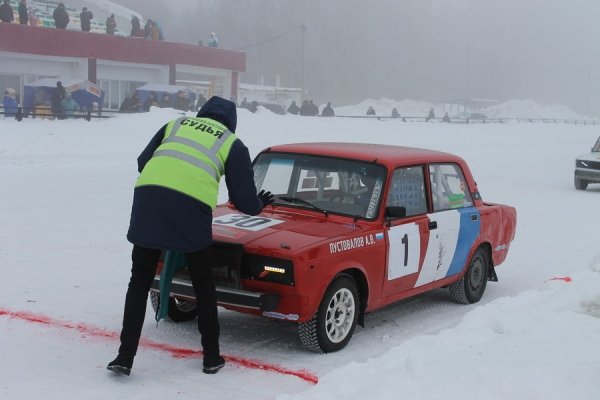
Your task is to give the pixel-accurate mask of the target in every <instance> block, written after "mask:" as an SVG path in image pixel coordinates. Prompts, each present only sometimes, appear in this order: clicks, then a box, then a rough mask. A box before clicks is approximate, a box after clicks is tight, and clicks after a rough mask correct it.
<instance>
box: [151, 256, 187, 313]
mask: <svg viewBox="0 0 600 400" xmlns="http://www.w3.org/2000/svg"><path fill="white" fill-rule="evenodd" d="M186 261H187V260H186V257H185V253H180V252H178V251H171V250H167V251H166V252H165V257H164V260H163V269H162V271H161V273H160V282H159V285H158V287H159V289H160V304H159V307H158V310H156V317H155V318H156V323H157V324H158V322H159V321H160V320H161V319H163V318H164V317H166V316H167V315H169V297H170V295H171V282H172V281H173V276H174V275H175V273H176V272H177V271H179V270H180V269H182V268H184V267H185V264H186Z"/></svg>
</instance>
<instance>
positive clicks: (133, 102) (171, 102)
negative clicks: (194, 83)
mask: <svg viewBox="0 0 600 400" xmlns="http://www.w3.org/2000/svg"><path fill="white" fill-rule="evenodd" d="M197 97H198V98H197V99H196V100H195V101H194V97H193V96H190V93H189V92H187V91H184V90H180V91H178V92H177V93H176V94H175V96H174V98H171V95H170V94H169V93H163V95H162V97H160V98H159V96H158V94H156V93H155V92H150V93H148V95H147V96H146V98H145V100H144V101H143V102H142V101H141V99H140V96H139V95H138V93H133V94H131V95H130V96H127V97H125V99H123V102H122V103H121V106H120V107H119V112H121V113H137V112H147V111H150V107H160V108H174V109H176V110H181V111H196V110H199V109H200V108H202V106H203V105H204V104H205V103H206V97H204V95H203V94H202V93H199V94H198V96H197Z"/></svg>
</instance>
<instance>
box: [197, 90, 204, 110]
mask: <svg viewBox="0 0 600 400" xmlns="http://www.w3.org/2000/svg"><path fill="white" fill-rule="evenodd" d="M204 104H206V97H204V95H203V94H202V93H198V101H197V102H196V110H198V111H199V110H200V109H201V108H202V106H203V105H204Z"/></svg>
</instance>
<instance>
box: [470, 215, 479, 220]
mask: <svg viewBox="0 0 600 400" xmlns="http://www.w3.org/2000/svg"><path fill="white" fill-rule="evenodd" d="M478 219H479V216H478V215H477V214H471V221H477V220H478Z"/></svg>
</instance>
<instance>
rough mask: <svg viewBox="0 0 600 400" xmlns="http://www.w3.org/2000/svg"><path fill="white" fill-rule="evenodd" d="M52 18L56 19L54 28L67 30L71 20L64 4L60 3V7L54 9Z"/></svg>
mask: <svg viewBox="0 0 600 400" xmlns="http://www.w3.org/2000/svg"><path fill="white" fill-rule="evenodd" d="M52 17H54V26H56V27H57V28H58V29H67V25H69V21H70V18H69V14H68V13H67V10H66V9H65V5H64V4H63V3H59V4H58V6H57V7H56V8H55V9H54V12H53V13H52Z"/></svg>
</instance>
